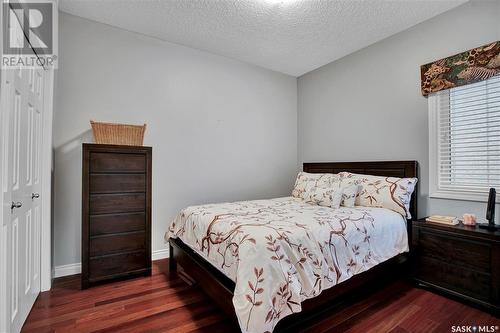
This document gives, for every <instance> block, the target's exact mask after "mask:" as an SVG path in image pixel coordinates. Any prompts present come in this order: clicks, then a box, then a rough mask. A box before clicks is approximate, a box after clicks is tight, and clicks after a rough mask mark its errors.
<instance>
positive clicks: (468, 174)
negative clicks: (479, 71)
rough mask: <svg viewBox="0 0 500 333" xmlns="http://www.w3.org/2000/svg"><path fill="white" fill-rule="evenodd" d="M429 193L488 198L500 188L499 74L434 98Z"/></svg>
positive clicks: (466, 197)
mask: <svg viewBox="0 0 500 333" xmlns="http://www.w3.org/2000/svg"><path fill="white" fill-rule="evenodd" d="M429 153H430V156H429V161H430V177H429V179H430V186H429V188H430V196H431V197H437V198H450V199H464V200H477V201H485V200H486V199H487V193H488V189H489V188H490V187H495V188H497V189H499V188H500V76H494V77H492V78H490V79H488V80H484V81H481V82H477V83H474V84H469V85H465V86H461V87H456V88H451V89H448V90H443V91H440V92H437V93H435V94H433V95H431V96H430V97H429Z"/></svg>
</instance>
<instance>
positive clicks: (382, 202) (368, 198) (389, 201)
mask: <svg viewBox="0 0 500 333" xmlns="http://www.w3.org/2000/svg"><path fill="white" fill-rule="evenodd" d="M340 177H341V178H342V185H343V186H348V185H359V186H360V188H359V193H358V194H357V196H356V202H355V204H356V205H357V206H365V207H383V208H387V209H390V210H393V211H395V212H397V213H399V214H401V215H402V216H404V217H406V218H408V219H410V218H411V214H410V200H411V195H412V193H413V190H414V189H415V185H416V184H417V181H418V180H417V178H398V177H382V176H370V175H359V174H354V173H349V172H341V173H340Z"/></svg>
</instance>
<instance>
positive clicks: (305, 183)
mask: <svg viewBox="0 0 500 333" xmlns="http://www.w3.org/2000/svg"><path fill="white" fill-rule="evenodd" d="M338 183H340V176H339V175H337V174H333V173H308V172H299V174H298V175H297V180H296V181H295V186H294V187H293V191H292V197H295V198H301V199H305V197H306V193H307V192H309V191H311V190H312V189H313V188H315V187H320V188H331V187H332V186H333V185H334V184H338Z"/></svg>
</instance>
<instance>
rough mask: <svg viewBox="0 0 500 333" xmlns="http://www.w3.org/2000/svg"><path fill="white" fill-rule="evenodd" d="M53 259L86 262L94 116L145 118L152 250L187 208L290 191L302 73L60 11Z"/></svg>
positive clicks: (135, 120)
mask: <svg viewBox="0 0 500 333" xmlns="http://www.w3.org/2000/svg"><path fill="white" fill-rule="evenodd" d="M59 20H60V23H59V24H60V29H59V30H60V42H59V49H60V62H59V70H58V71H57V88H56V104H55V116H54V145H55V175H54V178H55V197H54V203H55V207H54V262H55V265H56V266H61V265H68V264H73V263H78V262H80V237H81V236H80V229H81V220H80V216H81V215H80V214H81V143H82V142H90V141H91V139H92V136H91V132H90V131H89V129H90V126H89V119H95V120H104V121H113V122H121V121H122V122H128V123H138V124H141V123H147V124H148V127H147V131H146V137H145V145H150V146H152V147H153V215H152V223H153V238H152V239H153V250H161V249H164V248H165V245H164V241H163V235H164V233H165V231H166V229H167V225H168V223H169V222H170V220H171V219H172V218H173V217H174V215H175V214H176V213H177V212H178V211H179V210H180V209H182V208H183V207H185V206H188V205H193V204H201V203H207V202H220V201H233V200H240V199H256V198H267V197H277V196H285V195H288V194H289V193H290V190H291V186H292V185H293V182H294V178H295V172H296V163H297V105H296V104H297V86H296V84H297V82H296V79H295V78H294V77H291V76H287V75H283V74H279V73H276V72H272V71H269V70H266V69H262V68H259V67H256V66H252V65H248V64H244V63H241V62H238V61H234V60H230V59H227V58H224V57H220V56H215V55H211V54H209V53H205V52H202V51H197V50H194V49H191V48H187V47H183V46H179V45H176V44H171V43H167V42H163V41H159V40H156V39H152V38H149V37H145V36H141V35H138V34H134V33H130V32H127V31H124V30H120V29H116V28H113V27H109V26H106V25H103V24H99V23H95V22H91V21H88V20H85V19H81V18H78V17H75V16H71V15H68V14H64V13H61V15H60V17H59Z"/></svg>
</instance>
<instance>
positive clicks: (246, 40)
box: [60, 0, 467, 76]
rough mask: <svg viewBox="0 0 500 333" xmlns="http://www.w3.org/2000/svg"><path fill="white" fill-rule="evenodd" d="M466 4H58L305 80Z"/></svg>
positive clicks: (309, 0) (115, 0)
mask: <svg viewBox="0 0 500 333" xmlns="http://www.w3.org/2000/svg"><path fill="white" fill-rule="evenodd" d="M465 2H467V0H330V1H329V0H232V1H231V0H163V1H162V0H61V1H60V9H61V10H62V11H64V12H67V13H70V14H73V15H77V16H81V17H84V18H88V19H91V20H94V21H98V22H102V23H106V24H109V25H112V26H116V27H119V28H123V29H126V30H129V31H134V32H138V33H141V34H145V35H148V36H152V37H156V38H159V39H162V40H165V41H169V42H174V43H178V44H182V45H185V46H190V47H193V48H196V49H200V50H205V51H208V52H211V53H215V54H219V55H222V56H226V57H230V58H234V59H238V60H241V61H244V62H247V63H251V64H255V65H258V66H262V67H265V68H268V69H272V70H275V71H278V72H282V73H286V74H290V75H293V76H300V75H302V74H304V73H307V72H309V71H311V70H313V69H316V68H318V67H320V66H322V65H325V64H327V63H329V62H332V61H334V60H336V59H339V58H341V57H343V56H345V55H347V54H349V53H352V52H354V51H357V50H359V49H361V48H363V47H366V46H368V45H370V44H373V43H375V42H377V41H379V40H381V39H384V38H386V37H388V36H391V35H393V34H396V33H398V32H400V31H402V30H405V29H407V28H409V27H411V26H413V25H416V24H418V23H420V22H422V21H425V20H427V19H429V18H431V17H433V16H436V15H438V14H440V13H442V12H445V11H447V10H449V9H451V8H453V7H456V6H458V5H460V4H462V3H465Z"/></svg>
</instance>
